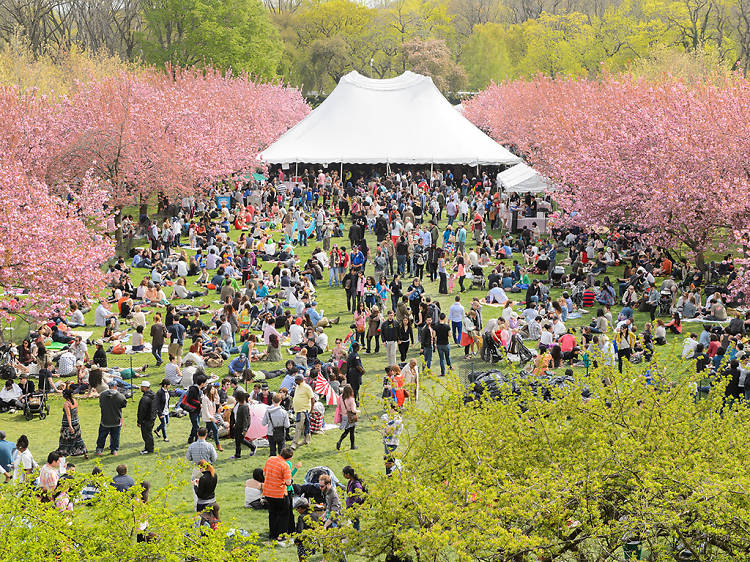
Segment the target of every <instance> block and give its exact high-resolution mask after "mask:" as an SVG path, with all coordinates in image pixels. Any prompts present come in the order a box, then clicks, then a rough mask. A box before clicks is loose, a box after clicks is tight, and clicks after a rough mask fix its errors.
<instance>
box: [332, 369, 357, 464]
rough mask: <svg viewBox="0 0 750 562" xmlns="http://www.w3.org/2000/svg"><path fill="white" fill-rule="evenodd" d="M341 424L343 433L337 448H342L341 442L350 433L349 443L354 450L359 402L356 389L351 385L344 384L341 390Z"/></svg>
mask: <svg viewBox="0 0 750 562" xmlns="http://www.w3.org/2000/svg"><path fill="white" fill-rule="evenodd" d="M340 400H341V414H342V416H341V425H340V426H339V427H340V428H341V429H342V430H343V433H342V434H341V437H339V440H338V442H337V443H336V449H337V450H339V449H341V442H342V441H343V440H344V438H345V437H346V436H347V435H349V443H350V445H351V448H352V450H354V449H356V448H357V446H356V445H355V444H354V429H355V428H356V427H357V419H358V417H357V414H358V412H357V403H356V402H355V400H354V390H353V389H352V387H351V385H349V384H346V385H344V389H343V390H342V392H341V398H340Z"/></svg>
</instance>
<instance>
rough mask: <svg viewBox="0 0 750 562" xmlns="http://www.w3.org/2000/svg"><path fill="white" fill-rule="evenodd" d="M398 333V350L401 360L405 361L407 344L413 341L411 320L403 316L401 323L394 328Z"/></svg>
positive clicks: (407, 351)
mask: <svg viewBox="0 0 750 562" xmlns="http://www.w3.org/2000/svg"><path fill="white" fill-rule="evenodd" d="M396 333H397V335H398V351H399V353H400V354H401V362H404V361H406V354H407V353H409V344H410V343H414V331H413V330H412V328H411V321H410V320H409V317H408V316H405V317H404V319H403V320H402V322H401V324H399V325H398V327H397V329H396Z"/></svg>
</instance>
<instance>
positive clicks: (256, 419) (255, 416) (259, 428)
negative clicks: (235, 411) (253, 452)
mask: <svg viewBox="0 0 750 562" xmlns="http://www.w3.org/2000/svg"><path fill="white" fill-rule="evenodd" d="M249 407H250V427H249V428H247V433H245V439H247V440H248V441H254V440H255V439H265V438H266V437H268V429H267V427H266V426H265V425H263V421H262V420H263V416H264V415H265V413H266V410H267V409H268V406H266V405H265V404H260V403H258V404H250V405H249Z"/></svg>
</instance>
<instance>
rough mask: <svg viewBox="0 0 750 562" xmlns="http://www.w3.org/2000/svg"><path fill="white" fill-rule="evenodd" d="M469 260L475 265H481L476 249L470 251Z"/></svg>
mask: <svg viewBox="0 0 750 562" xmlns="http://www.w3.org/2000/svg"><path fill="white" fill-rule="evenodd" d="M469 261H470V262H471V265H473V266H475V267H476V266H478V265H479V255H478V254H477V253H476V252H475V251H474V250H472V251H471V252H469Z"/></svg>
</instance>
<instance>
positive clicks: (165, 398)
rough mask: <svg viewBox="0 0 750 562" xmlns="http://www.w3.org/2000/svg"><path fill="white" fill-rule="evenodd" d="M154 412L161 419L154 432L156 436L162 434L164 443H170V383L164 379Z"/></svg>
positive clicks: (155, 399) (157, 394)
mask: <svg viewBox="0 0 750 562" xmlns="http://www.w3.org/2000/svg"><path fill="white" fill-rule="evenodd" d="M154 411H155V412H156V415H157V417H158V418H159V425H158V426H157V428H156V429H155V430H154V433H155V434H156V435H159V432H161V434H162V436H163V438H164V441H165V442H169V439H167V425H168V424H169V381H168V380H167V379H163V380H162V381H161V385H160V388H159V391H158V392H157V393H156V396H155V397H154Z"/></svg>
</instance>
